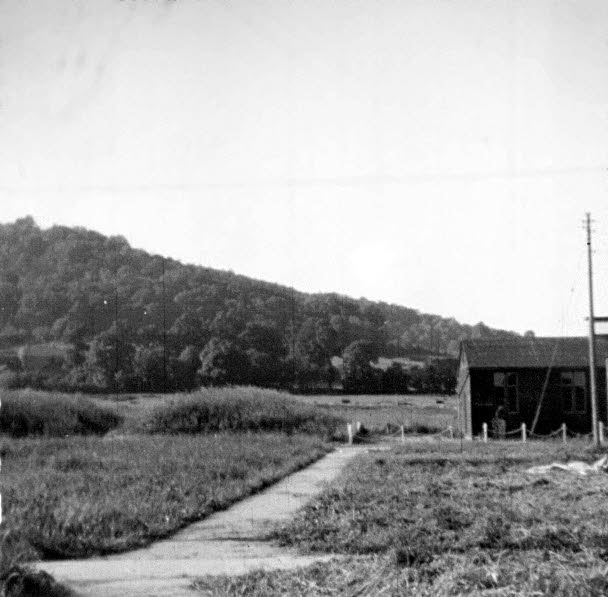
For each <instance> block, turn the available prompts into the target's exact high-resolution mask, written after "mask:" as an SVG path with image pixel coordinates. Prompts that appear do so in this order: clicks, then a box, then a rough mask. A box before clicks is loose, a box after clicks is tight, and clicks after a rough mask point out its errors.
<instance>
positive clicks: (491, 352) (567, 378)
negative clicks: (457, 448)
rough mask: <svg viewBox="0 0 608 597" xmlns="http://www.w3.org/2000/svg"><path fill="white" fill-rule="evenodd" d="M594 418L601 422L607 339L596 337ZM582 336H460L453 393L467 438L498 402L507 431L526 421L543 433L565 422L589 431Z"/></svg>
mask: <svg viewBox="0 0 608 597" xmlns="http://www.w3.org/2000/svg"><path fill="white" fill-rule="evenodd" d="M596 355H597V359H596V365H597V375H596V380H597V397H598V416H599V420H600V421H603V422H604V423H606V422H607V421H606V412H607V407H606V400H607V398H606V358H608V338H606V337H605V336H600V337H598V338H597V340H596ZM589 383H590V382H589V344H588V340H587V338H579V337H569V338H534V337H525V338H517V339H508V340H505V339H479V340H465V341H463V342H462V343H461V347H460V363H459V371H458V384H457V393H458V396H459V426H460V430H461V432H462V433H463V434H464V436H465V437H467V438H472V437H473V436H475V435H478V434H480V433H481V430H482V425H483V423H487V424H488V426H489V427H490V424H491V421H492V419H493V418H494V417H495V415H496V412H497V410H498V408H499V407H502V409H501V411H500V417H501V418H502V419H504V420H505V421H506V430H507V432H509V431H511V430H516V429H518V428H520V427H521V424H522V423H525V424H526V426H527V428H528V429H530V428H531V427H532V425H533V423H534V421H535V420H536V426H535V429H534V431H535V433H538V434H548V433H550V432H552V431H555V430H557V429H559V428H560V426H561V424H562V423H565V424H566V425H567V427H568V429H569V430H571V431H574V432H577V433H589V432H590V431H591V400H590V395H591V393H590V387H589Z"/></svg>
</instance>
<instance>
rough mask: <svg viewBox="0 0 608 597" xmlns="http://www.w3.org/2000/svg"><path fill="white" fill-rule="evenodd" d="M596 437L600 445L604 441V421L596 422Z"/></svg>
mask: <svg viewBox="0 0 608 597" xmlns="http://www.w3.org/2000/svg"><path fill="white" fill-rule="evenodd" d="M597 437H598V438H599V440H600V446H601V445H602V444H603V443H604V423H602V422H601V421H598V422H597Z"/></svg>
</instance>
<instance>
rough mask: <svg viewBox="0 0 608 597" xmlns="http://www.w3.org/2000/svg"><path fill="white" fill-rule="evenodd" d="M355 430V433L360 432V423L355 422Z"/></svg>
mask: <svg viewBox="0 0 608 597" xmlns="http://www.w3.org/2000/svg"><path fill="white" fill-rule="evenodd" d="M355 430H356V431H357V433H359V431H361V421H357V422H356V423H355Z"/></svg>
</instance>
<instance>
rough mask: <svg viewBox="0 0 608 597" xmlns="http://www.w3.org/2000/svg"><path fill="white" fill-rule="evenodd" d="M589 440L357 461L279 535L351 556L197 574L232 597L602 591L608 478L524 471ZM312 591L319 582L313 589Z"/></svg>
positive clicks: (418, 450)
mask: <svg viewBox="0 0 608 597" xmlns="http://www.w3.org/2000/svg"><path fill="white" fill-rule="evenodd" d="M596 455H597V454H595V453H593V452H591V451H589V449H588V448H587V447H586V446H584V445H582V444H579V445H573V444H571V445H569V446H566V447H564V446H562V445H560V444H527V445H525V446H523V445H521V444H516V443H513V444H509V443H501V444H498V443H497V444H488V445H487V446H484V445H481V444H468V445H466V449H465V451H464V452H463V453H462V454H461V453H460V451H459V445H458V444H456V443H443V444H442V445H441V446H437V445H435V446H433V445H429V444H428V443H425V444H422V443H421V444H420V445H418V446H417V447H414V446H408V447H407V448H398V449H395V450H393V451H392V452H376V453H372V454H370V455H365V456H361V457H360V458H359V459H358V461H357V462H355V463H353V464H352V465H351V466H350V468H349V470H348V472H347V473H346V474H345V475H344V476H343V477H342V478H341V480H340V482H338V483H337V484H336V485H335V486H334V487H332V488H330V489H328V490H327V491H326V492H325V493H324V494H323V495H322V496H321V497H320V498H319V499H318V500H316V501H315V502H313V503H312V504H310V505H309V506H308V507H307V508H305V509H304V511H303V512H302V514H301V515H300V516H299V517H297V518H296V520H294V521H293V522H292V523H291V524H289V525H287V526H285V527H283V528H281V529H279V530H278V531H277V537H278V538H279V539H280V540H281V541H282V542H283V543H284V544H287V545H293V546H298V547H300V548H305V549H307V550H309V551H322V552H332V553H340V554H348V557H347V558H346V560H341V561H339V562H337V563H326V564H319V565H316V566H313V567H311V568H309V569H307V570H306V571H303V572H298V573H290V572H278V573H277V572H275V573H256V574H250V575H247V576H243V577H239V578H237V579H228V578H224V579H219V580H215V581H213V582H211V581H209V580H201V581H200V582H199V583H197V589H198V590H199V591H200V592H201V593H203V594H211V593H209V591H211V590H213V591H214V592H213V593H212V594H214V595H228V594H233V595H234V594H248V595H280V594H292V595H315V594H326V595H347V594H348V595H354V594H357V595H378V594H382V595H429V596H430V595H437V596H440V595H441V596H442V595H446V596H447V595H495V596H496V595H504V596H506V595H510V596H523V595H560V596H564V597H565V596H566V595H581V596H582V595H598V596H599V595H605V594H607V593H608V577H607V570H608V567H607V565H606V562H607V561H608V501H607V500H606V499H605V496H606V493H607V492H608V476H607V475H605V474H600V475H594V476H589V477H579V476H573V475H570V474H566V473H557V474H555V475H551V476H539V475H528V474H526V473H525V469H526V468H527V467H529V466H531V465H532V464H537V463H543V462H550V461H553V460H555V459H558V460H561V461H564V460H568V459H572V458H577V459H578V458H580V459H584V460H587V461H589V460H592V459H593V458H594V457H595V456H596ZM315 587H316V588H315Z"/></svg>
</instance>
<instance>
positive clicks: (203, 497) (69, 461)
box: [0, 434, 329, 573]
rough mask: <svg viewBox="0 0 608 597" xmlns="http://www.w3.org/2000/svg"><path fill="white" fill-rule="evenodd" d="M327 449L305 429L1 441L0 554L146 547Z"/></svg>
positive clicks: (80, 553)
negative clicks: (2, 535)
mask: <svg viewBox="0 0 608 597" xmlns="http://www.w3.org/2000/svg"><path fill="white" fill-rule="evenodd" d="M328 449H329V448H328V446H327V444H325V443H324V442H323V441H322V440H321V439H320V438H316V437H313V436H305V435H299V434H298V435H292V436H287V435H285V434H217V435H207V436H174V435H150V436H145V435H142V436H119V437H113V436H111V435H110V436H107V437H105V438H98V437H72V438H70V439H69V440H65V439H53V438H40V439H33V438H25V439H19V440H15V439H12V440H4V442H3V443H2V445H1V446H0V452H1V453H2V478H1V481H0V482H1V489H2V498H3V499H2V505H3V508H4V517H5V527H4V528H5V532H6V533H7V538H6V541H5V545H3V547H5V546H8V547H9V548H10V550H11V551H12V554H11V553H5V552H3V560H2V561H3V562H4V563H5V565H12V564H14V563H15V560H17V561H19V560H22V559H36V558H70V557H84V556H89V555H93V554H103V553H111V552H118V551H122V550H126V549H131V548H134V547H138V546H143V545H146V544H148V543H149V542H151V541H152V540H154V539H157V538H160V537H164V536H166V535H168V534H170V533H172V532H174V531H175V530H177V529H179V528H180V527H182V526H184V525H186V524H187V523H190V522H192V521H195V520H199V519H201V518H204V517H205V516H207V515H208V514H210V513H212V512H214V511H216V510H218V509H222V508H225V507H227V506H228V505H230V504H231V503H233V502H234V501H235V500H237V499H240V498H242V497H244V496H246V495H248V494H251V493H252V492H254V491H257V490H259V489H262V488H264V487H266V486H267V485H269V484H270V483H272V482H274V481H276V480H277V479H279V478H281V477H283V476H285V475H286V474H288V473H289V472H291V471H293V470H296V469H298V468H300V467H302V466H305V465H306V464H308V463H310V462H311V461H313V460H315V459H317V458H319V457H320V456H322V455H323V454H324V453H326V452H327V450H328ZM9 539H10V540H9ZM1 572H2V571H1V570H0V573H1Z"/></svg>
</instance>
